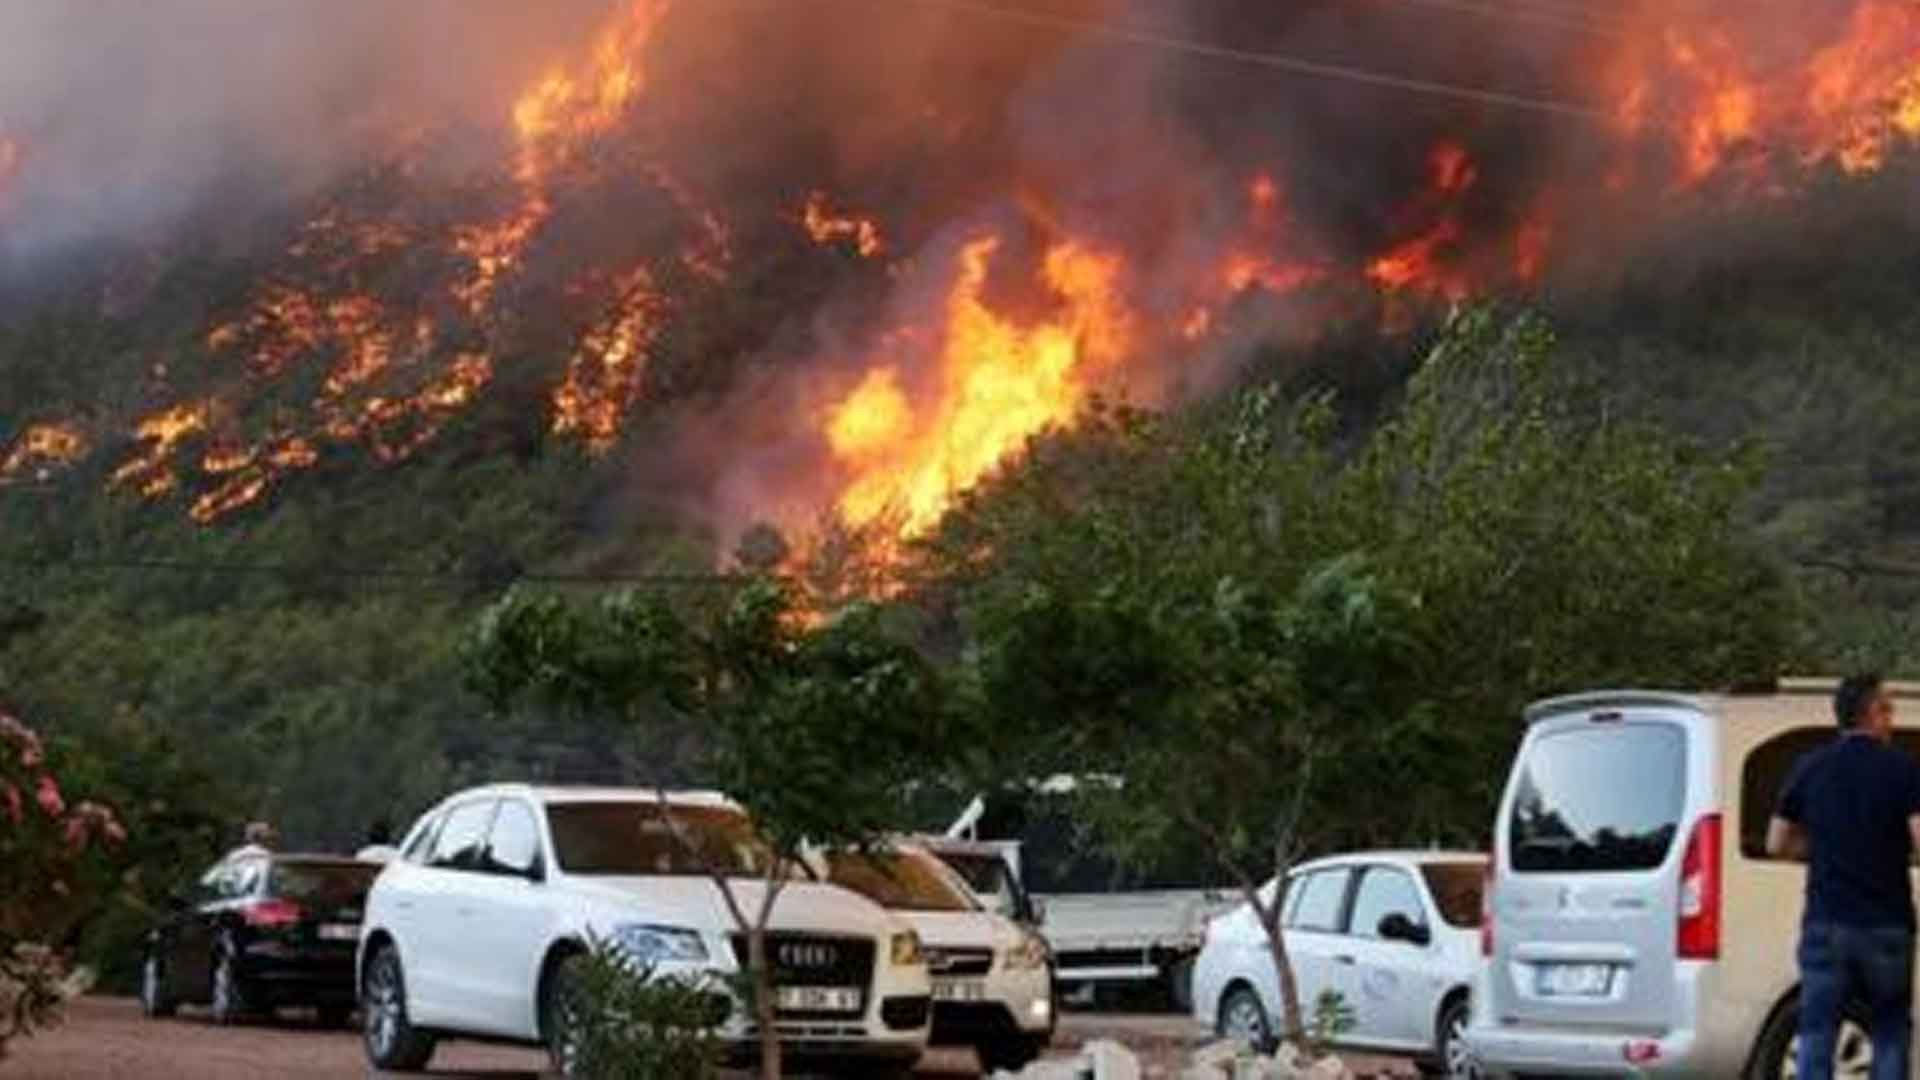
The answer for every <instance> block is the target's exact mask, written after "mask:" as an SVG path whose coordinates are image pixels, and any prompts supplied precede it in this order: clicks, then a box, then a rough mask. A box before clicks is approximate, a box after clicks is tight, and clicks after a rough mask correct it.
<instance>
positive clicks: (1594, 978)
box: [1535, 964, 1613, 997]
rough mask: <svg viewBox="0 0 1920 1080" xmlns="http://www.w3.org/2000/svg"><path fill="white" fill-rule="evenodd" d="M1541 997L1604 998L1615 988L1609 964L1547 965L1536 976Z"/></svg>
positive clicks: (1611, 968) (1536, 984)
mask: <svg viewBox="0 0 1920 1080" xmlns="http://www.w3.org/2000/svg"><path fill="white" fill-rule="evenodd" d="M1535 980H1536V982H1535V986H1536V987H1537V988H1538V989H1539V991H1540V996H1541V997H1604V996H1606V993H1607V991H1608V990H1610V989H1612V987H1613V967H1612V966H1611V965H1609V964H1545V965H1542V966H1541V968H1540V970H1539V973H1538V974H1537V975H1536V976H1535Z"/></svg>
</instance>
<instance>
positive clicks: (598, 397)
mask: <svg viewBox="0 0 1920 1080" xmlns="http://www.w3.org/2000/svg"><path fill="white" fill-rule="evenodd" d="M618 294H619V298H618V300H617V301H616V303H615V305H614V310H613V311H612V312H611V313H610V314H609V315H608V316H607V318H606V319H605V320H604V321H602V322H601V323H600V324H599V325H597V326H595V327H593V328H592V329H590V330H588V331H587V333H586V335H585V336H584V337H583V338H582V339H581V341H580V348H579V350H578V351H576V352H575V353H574V355H573V359H572V361H571V362H569V363H568V365H567V376H566V380H565V381H564V382H562V383H561V384H560V387H559V389H557V390H555V391H554V394H553V430H554V432H555V434H559V435H579V436H581V437H583V438H584V439H586V441H587V445H588V446H589V447H591V448H592V449H594V450H605V449H606V448H607V447H609V446H611V445H612V444H613V441H614V439H615V438H616V437H617V436H618V435H619V433H620V422H621V418H622V417H623V416H625V415H626V412H627V409H628V407H629V406H631V405H632V404H633V401H634V399H635V398H636V397H637V396H638V395H639V393H640V379H641V376H642V374H644V372H645V366H644V364H645V360H646V350H647V347H648V346H649V345H650V344H652V342H653V337H654V334H655V333H656V330H655V320H656V318H657V317H658V314H659V312H660V309H661V306H662V300H661V297H660V294H659V293H658V292H657V291H656V290H655V289H654V285H653V275H652V274H650V273H648V272H647V269H646V268H645V267H640V268H637V269H634V270H632V271H629V272H628V273H627V274H626V275H625V276H624V277H623V278H622V279H621V281H620V283H619V286H618Z"/></svg>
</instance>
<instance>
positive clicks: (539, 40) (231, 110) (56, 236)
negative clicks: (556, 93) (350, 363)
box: [0, 0, 610, 258]
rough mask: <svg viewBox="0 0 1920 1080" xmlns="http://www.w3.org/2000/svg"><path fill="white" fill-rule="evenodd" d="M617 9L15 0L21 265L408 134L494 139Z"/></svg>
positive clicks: (296, 176)
mask: <svg viewBox="0 0 1920 1080" xmlns="http://www.w3.org/2000/svg"><path fill="white" fill-rule="evenodd" d="M609 8H610V4H609V3H607V2H606V0H541V2H540V3H537V4H529V3H525V2H522V0H404V2H395V0H325V2H323V3H314V2H311V0H248V2H244V3H233V2H231V0H165V2H163V3H121V2H117V0H56V2H50V3H43V2H38V0H11V2H8V3H4V4H0V139H5V138H11V139H14V140H16V141H17V142H18V144H19V146H20V147H21V151H20V153H21V162H20V167H19V172H18V175H17V177H16V178H15V180H14V182H13V183H12V184H11V185H10V186H9V187H8V188H7V189H6V191H5V192H4V195H5V203H4V206H5V210H4V215H3V216H0V247H4V248H5V249H7V250H8V252H9V253H11V254H12V255H14V256H15V257H16V258H22V257H35V256H41V255H47V254H53V253H58V252H59V251H61V250H63V249H66V248H68V247H71V246H73V245H76V244H85V243H89V242H95V241H109V242H111V241H113V240H116V239H123V238H128V237H132V236H140V235H143V234H146V233H148V232H150V231H151V230H155V229H164V228H165V227H166V226H167V225H169V224H170V223H172V222H174V221H176V220H178V219H179V217H180V216H181V215H182V214H185V213H188V212H191V211H193V210H196V209H198V208H200V207H203V206H206V205H209V203H210V202H212V201H215V200H218V201H219V202H221V203H223V204H224V203H228V202H229V201H233V200H237V201H238V202H239V203H240V204H241V205H254V206H260V207H263V208H271V207H273V206H275V205H287V204H290V203H293V202H297V201H298V200H299V199H300V198H301V197H303V196H305V195H308V194H310V193H312V192H314V191H316V190H318V189H320V188H321V187H323V186H325V185H326V184H328V183H329V182H331V181H333V180H335V179H337V178H338V177H339V176H340V175H341V174H342V173H343V172H345V171H347V170H350V169H352V168H354V167H356V166H358V165H360V164H361V163H363V162H364V161H365V160H366V159H367V158H368V156H369V155H370V154H377V153H380V152H383V151H386V150H388V149H390V148H391V147H393V146H394V145H395V144H396V142H397V141H398V140H399V139H401V138H403V137H404V136H405V134H406V133H408V132H409V131H412V130H417V129H418V128H421V127H426V126H434V127H439V126H442V125H446V124H450V123H451V124H467V123H471V124H484V125H487V126H489V127H493V126H497V119H498V117H500V116H501V115H504V113H505V110H506V107H507V103H508V102H509V101H511V98H512V95H513V94H514V93H515V92H517V91H518V90H519V89H520V88H521V87H522V86H524V85H525V83H526V82H527V81H528V80H529V79H530V78H531V77H532V76H533V75H534V74H535V73H536V72H537V71H539V70H540V69H541V68H542V67H543V66H544V65H549V64H552V63H555V62H557V61H559V60H561V59H562V58H564V57H566V56H567V55H568V54H569V52H570V50H572V49H574V48H576V47H577V45H578V43H579V41H580V40H581V39H582V38H583V37H584V36H585V35H586V34H587V33H588V32H589V31H590V29H591V27H592V26H593V24H594V22H595V21H596V20H598V19H600V18H603V17H604V16H605V15H606V13H607V11H608V10H609Z"/></svg>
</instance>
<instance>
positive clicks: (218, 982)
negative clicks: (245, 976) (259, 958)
mask: <svg viewBox="0 0 1920 1080" xmlns="http://www.w3.org/2000/svg"><path fill="white" fill-rule="evenodd" d="M207 1011H208V1012H209V1014H211V1015H212V1017H213V1022H214V1023H216V1024H223V1025H224V1024H235V1023H239V1021H240V1019H241V1018H242V1017H244V1016H245V1015H246V1014H247V995H246V987H245V986H244V985H243V984H242V983H241V981H240V968H239V965H238V964H236V963H235V962H234V958H233V946H232V945H230V944H229V943H227V942H226V941H225V940H224V939H223V940H222V941H221V942H220V943H219V944H217V945H215V946H214V957H213V980H212V990H211V991H210V995H209V997H208V1003H207Z"/></svg>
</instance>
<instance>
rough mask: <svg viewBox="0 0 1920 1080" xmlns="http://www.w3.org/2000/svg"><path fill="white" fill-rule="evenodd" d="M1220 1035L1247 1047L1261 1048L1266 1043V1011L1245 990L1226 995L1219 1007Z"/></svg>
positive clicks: (1258, 1000) (1256, 999)
mask: <svg viewBox="0 0 1920 1080" xmlns="http://www.w3.org/2000/svg"><path fill="white" fill-rule="evenodd" d="M1220 1034H1221V1035H1223V1036H1225V1037H1227V1038H1229V1039H1234V1040H1236V1041H1239V1042H1244V1043H1246V1044H1247V1045H1248V1046H1253V1047H1263V1046H1264V1045H1265V1043H1266V1041H1267V1011H1266V1010H1265V1009H1264V1008H1262V1007H1261V1005H1260V999H1259V998H1257V997H1255V996H1253V994H1252V993H1251V992H1249V991H1247V990H1245V989H1240V990H1235V991H1234V992H1233V993H1232V994H1230V995H1228V997H1227V1000H1226V1002H1225V1003H1224V1004H1222V1005H1221V1006H1220Z"/></svg>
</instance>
